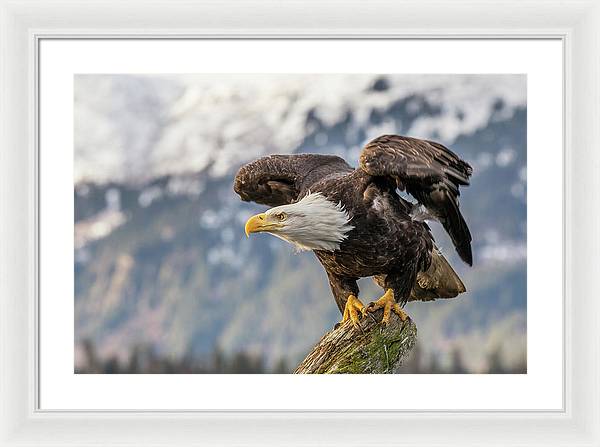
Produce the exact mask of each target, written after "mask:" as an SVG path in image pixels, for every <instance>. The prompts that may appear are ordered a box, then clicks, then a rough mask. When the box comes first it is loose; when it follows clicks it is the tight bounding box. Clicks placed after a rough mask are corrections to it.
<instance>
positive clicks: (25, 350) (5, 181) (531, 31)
mask: <svg viewBox="0 0 600 447" xmlns="http://www.w3.org/2000/svg"><path fill="white" fill-rule="evenodd" d="M0 30H1V34H0V56H1V67H2V69H1V70H0V88H1V90H0V115H1V125H2V128H1V132H0V147H1V151H2V152H1V153H2V162H1V163H0V179H1V180H0V181H1V182H2V188H1V189H0V194H1V196H0V207H1V208H0V209H1V218H2V226H1V227H0V234H1V241H2V250H1V257H0V444H1V445H9V446H12V445H32V444H36V445H65V446H68V445H73V446H74V445H77V446H81V445H149V444H152V445H169V446H173V445H261V446H264V445H345V446H347V445H370V444H378V445H390V444H393V445H397V444H410V445H432V444H435V445H449V446H451V445H461V446H464V445H492V444H494V445H506V446H510V445H530V446H533V445H544V446H552V445H556V446H559V445H560V446H575V445H581V446H583V445H586V446H598V445H600V382H599V381H598V377H600V325H599V323H600V320H599V319H598V315H600V312H599V311H600V304H599V300H598V299H597V297H596V296H595V292H594V291H595V288H594V286H593V282H594V279H595V278H596V277H598V276H599V274H600V272H599V271H598V269H599V267H598V266H599V265H600V263H599V262H598V261H600V259H598V254H599V253H600V238H599V237H598V233H597V230H596V229H597V228H598V227H599V224H600V222H599V219H600V212H599V207H600V205H599V203H600V202H599V201H598V191H600V180H599V177H598V175H597V169H598V166H600V152H599V151H598V147H600V133H599V132H598V130H597V129H598V123H599V122H600V104H599V97H600V64H599V63H598V54H600V52H599V50H600V31H599V30H600V2H598V1H594V0H589V1H577V2H570V3H565V2H561V1H518V0H505V1H501V2H488V1H478V2H472V1H464V0H457V1H452V2H445V3H439V2H430V1H427V0H425V1H416V0H415V1H405V2H394V1H392V0H382V1H376V2H343V3H340V2H338V1H335V0H325V1H320V2H316V1H315V2H311V1H308V2H297V3H296V2H290V3H288V4H281V3H280V2H277V1H274V0H263V1H257V0H254V1H253V0H251V1H247V2H241V1H239V2H235V1H224V2H219V3H216V2H215V3H213V2H207V3H190V2H185V1H178V0H175V1H166V0H162V1H156V2H152V3H147V2H138V1H131V2H116V1H109V2H60V1H57V0H48V1H31V2H18V1H4V2H2V3H0ZM44 37H53V38H77V37H80V38H114V37H121V38H149V39H151V38H182V37H188V38H190V37H196V38H202V37H223V38H229V37H236V38H256V37H262V38H274V37H278V38H315V37H327V38H381V37H386V38H409V37H410V38H424V39H425V38H426V39H432V38H435V39H443V38H469V39H470V38H476V39H493V38H514V39H522V38H527V39H532V38H558V39H561V40H562V41H563V44H564V51H565V53H564V79H565V83H564V100H565V102H564V116H565V123H564V134H565V138H564V140H565V141H564V154H565V157H564V197H565V215H564V231H565V234H564V241H563V242H564V248H565V249H564V254H565V258H564V275H565V277H564V280H565V281H564V284H565V290H564V302H565V340H564V345H565V346H564V348H565V371H564V372H565V374H564V376H565V382H566V383H565V385H566V386H565V408H564V410H563V411H559V412H546V411H519V412H499V411H494V412H469V411H461V412H457V411H450V412H448V411H445V412H442V411H427V412H413V413H406V412H403V413H396V412H393V411H392V412H373V411H371V412H361V411H352V412H342V411H340V412H328V411H322V412H300V411H285V412H242V411H235V412H232V411H226V412H225V411H224V412H193V411H177V412H176V411H148V410H146V411H133V410H132V411H48V410H46V411H40V410H38V402H37V398H36V393H35V390H36V384H37V380H38V375H37V368H38V365H37V356H36V347H37V344H38V342H39V340H37V339H36V334H37V330H36V327H37V325H38V323H39V321H38V315H37V312H36V310H37V306H36V300H37V297H38V286H39V284H38V282H37V278H38V265H37V228H38V224H39V221H38V219H39V216H38V211H37V196H38V191H37V190H36V185H37V184H38V183H37V177H38V165H37V152H36V150H37V144H38V141H37V137H38V132H37V125H38V122H37V100H38V98H37V92H38V90H37V84H36V80H37V71H38V68H39V67H38V65H37V62H38V59H37V56H38V53H37V49H38V43H39V40H40V39H42V38H44ZM549 181H552V180H551V179H549ZM578 230H579V231H578ZM560 348H562V347H557V349H560ZM432 427H435V429H432Z"/></svg>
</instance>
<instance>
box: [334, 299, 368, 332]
mask: <svg viewBox="0 0 600 447" xmlns="http://www.w3.org/2000/svg"><path fill="white" fill-rule="evenodd" d="M359 312H360V315H365V313H364V312H365V306H364V304H363V303H361V302H360V300H359V299H358V298H357V297H356V296H354V295H348V300H346V306H345V307H344V316H343V317H342V321H340V322H339V323H338V324H336V325H335V328H336V329H337V328H338V327H339V325H341V324H344V323H345V322H346V321H347V320H350V321H351V322H352V326H354V327H355V328H356V329H360V322H359Z"/></svg>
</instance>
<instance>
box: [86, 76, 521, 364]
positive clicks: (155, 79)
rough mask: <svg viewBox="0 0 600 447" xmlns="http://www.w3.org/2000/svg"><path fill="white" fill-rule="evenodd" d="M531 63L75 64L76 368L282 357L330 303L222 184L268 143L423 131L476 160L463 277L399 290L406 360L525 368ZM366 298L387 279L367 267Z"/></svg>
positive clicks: (299, 348) (314, 277)
mask: <svg viewBox="0 0 600 447" xmlns="http://www.w3.org/2000/svg"><path fill="white" fill-rule="evenodd" d="M526 107H527V106H526V77H525V76H524V75H454V74H453V75H443V76H441V75H363V74H360V75H330V74H326V75H322V74H314V75H313V74H302V75H295V74H278V75H262V74H260V75H256V74H244V75H242V74H239V75H229V74H223V75H77V76H76V77H75V165H74V168H75V178H74V195H75V372H78V373H289V372H291V371H293V370H294V368H295V366H296V365H297V364H298V363H299V362H300V360H302V358H304V356H305V355H306V354H307V353H308V352H309V351H310V349H311V348H312V346H313V345H314V344H315V343H316V342H317V341H318V340H319V339H320V338H321V336H322V335H323V334H324V333H325V332H326V331H328V330H330V329H331V328H332V327H333V325H334V324H335V322H337V321H338V320H339V319H340V314H339V312H338V310H337V307H336V305H335V303H334V300H333V298H332V296H331V294H330V291H329V285H328V282H327V278H326V275H325V272H324V270H323V269H322V267H321V266H320V264H319V263H318V262H317V260H316V258H315V257H314V255H313V254H312V253H310V252H309V253H295V252H294V250H293V249H292V247H291V246H290V245H288V244H285V243H284V242H283V241H281V240H279V239H276V238H274V237H270V236H269V235H264V234H263V235H256V237H252V238H250V239H247V238H246V237H245V234H244V222H245V221H246V219H247V218H248V217H249V216H250V215H252V214H254V213H256V212H258V211H259V210H264V209H265V207H261V206H259V205H255V204H249V203H244V202H241V201H240V200H239V198H238V196H237V195H236V194H235V193H234V192H233V190H232V181H233V177H234V175H235V173H236V171H237V169H238V168H239V167H240V166H241V165H242V164H244V163H245V162H248V161H250V160H252V159H255V158H257V157H259V156H262V155H266V154H272V153H299V152H315V153H328V154H337V155H340V156H342V157H344V158H345V159H346V160H347V161H348V162H349V163H350V164H351V165H353V166H356V165H357V161H358V156H359V153H360V150H361V147H362V146H363V144H364V143H365V142H367V141H368V140H370V139H371V138H374V137H377V136H379V135H381V134H386V133H399V134H404V135H410V136H414V137H420V138H428V139H434V140H437V141H439V142H441V143H442V144H444V145H446V146H448V147H450V148H451V149H452V150H453V151H455V152H457V153H458V154H459V155H460V156H461V157H462V158H464V159H465V160H467V161H468V162H469V163H470V164H471V165H472V166H473V168H474V173H473V177H472V182H471V186H470V187H468V188H463V189H462V191H461V192H462V195H461V209H462V210H463V214H464V215H465V218H466V220H467V222H468V223H469V226H470V228H471V232H472V234H473V253H474V266H473V268H469V267H468V266H466V265H465V264H463V263H462V262H461V261H460V260H459V259H458V257H457V256H456V255H455V252H454V250H453V248H452V244H451V242H450V240H449V239H448V237H447V236H446V234H445V233H443V232H442V231H440V228H441V227H440V226H439V225H438V224H436V223H432V224H431V226H432V227H433V230H434V233H435V235H436V240H437V241H438V243H439V245H440V246H441V249H442V251H443V252H444V253H445V254H446V255H447V256H448V257H449V260H450V262H451V263H452V265H453V266H454V268H455V269H456V270H457V272H458V273H459V274H460V276H461V277H462V278H463V280H464V282H465V284H466V286H467V289H468V292H467V293H466V294H463V295H461V296H460V297H458V298H456V299H452V300H439V301H435V302H430V303H409V304H408V305H407V311H408V313H409V314H410V315H411V317H412V318H413V320H414V321H415V322H416V324H417V327H418V341H417V345H416V348H415V349H414V350H413V352H412V354H411V356H410V358H409V359H408V360H407V361H406V362H405V363H404V365H403V366H401V367H400V368H399V370H398V372H399V373H526V370H527V361H526V359H527V341H526V340H527V337H526V334H527V330H526V304H527V299H526V276H527V263H526V261H527V258H526V255H527V249H526V247H527V246H526V219H527V204H526V195H527V194H526V193H527V190H526V181H527V170H526V161H527V160H526V126H527V121H526V117H527V108H526ZM360 286H361V297H362V300H363V302H365V303H366V302H369V301H371V300H373V299H374V298H376V297H378V296H379V295H380V294H381V290H380V289H378V288H377V287H376V286H375V285H374V284H373V283H372V281H371V280H370V279H363V280H361V282H360Z"/></svg>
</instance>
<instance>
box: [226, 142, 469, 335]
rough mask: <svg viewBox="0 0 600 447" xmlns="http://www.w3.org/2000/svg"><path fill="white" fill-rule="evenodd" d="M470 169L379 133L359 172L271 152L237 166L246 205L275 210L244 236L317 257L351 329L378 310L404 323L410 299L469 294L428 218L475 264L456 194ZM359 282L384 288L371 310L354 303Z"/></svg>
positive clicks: (428, 146) (339, 163) (433, 146)
mask: <svg viewBox="0 0 600 447" xmlns="http://www.w3.org/2000/svg"><path fill="white" fill-rule="evenodd" d="M471 173H472V168H471V166H470V165H469V164H468V163H466V162H465V161H463V160H461V159H460V158H459V157H458V156H457V155H456V154H455V153H453V152H451V151H450V150H449V149H448V148H446V147H444V146H443V145H441V144H439V143H436V142H434V141H427V140H421V139H416V138H410V137H405V136H400V135H384V136H381V137H378V138H376V139H374V140H373V141H371V142H369V143H368V144H367V145H366V146H365V147H364V148H363V150H362V152H361V154H360V160H359V167H358V168H357V169H354V168H352V167H350V166H349V165H348V164H347V163H346V162H345V161H344V160H343V159H342V158H340V157H337V156H333V155H320V154H295V155H271V156H268V157H263V158H260V159H258V160H256V161H253V162H251V163H248V164H246V165H245V166H242V168H240V170H239V171H238V173H237V175H236V177H235V182H234V190H235V192H236V193H237V194H238V195H239V196H240V197H241V199H242V200H244V201H254V202H256V203H259V204H263V205H268V206H271V207H273V208H270V209H268V210H267V211H266V212H264V213H261V214H257V215H255V216H252V217H250V219H248V221H247V223H246V227H245V230H246V235H247V236H249V235H250V234H251V233H257V232H266V233H270V234H272V235H273V236H277V237H278V238H281V239H283V240H285V241H287V242H290V243H291V244H293V245H294V246H296V248H297V249H299V250H312V251H313V252H314V253H315V255H316V257H317V259H318V260H319V261H320V262H321V264H322V265H323V267H324V268H325V271H326V272H327V277H328V279H329V283H330V286H331V291H332V294H333V296H334V298H335V301H336V303H337V305H338V307H339V309H340V312H341V313H342V315H343V317H342V322H344V321H346V320H351V322H352V324H353V325H354V326H355V327H357V326H359V324H360V323H359V321H360V318H362V317H363V316H365V315H366V314H367V313H368V312H373V311H375V310H377V309H383V317H382V324H384V325H385V324H387V323H388V322H389V318H390V315H391V312H394V313H396V314H397V315H398V316H399V317H400V318H401V319H402V321H404V320H406V319H407V318H408V315H407V314H406V313H405V311H404V305H405V304H406V302H408V301H413V300H421V301H429V300H434V299H436V298H453V297H455V296H457V295H458V294H460V293H462V292H464V291H465V290H466V289H465V286H464V284H463V282H462V281H461V279H460V278H459V277H458V275H457V274H456V272H455V271H454V270H453V269H452V267H451V266H450V264H449V263H448V261H447V260H446V259H445V258H444V256H443V255H442V254H441V252H440V251H439V250H438V248H437V246H436V244H435V241H434V238H433V235H432V234H431V231H430V228H429V226H428V225H427V223H426V222H425V220H427V219H436V220H438V221H439V222H440V223H441V224H442V226H443V227H444V229H445V230H446V231H447V233H448V234H449V236H450V238H451V239H452V242H453V244H454V247H455V248H456V251H457V252H458V254H459V256H460V258H461V259H462V260H463V261H464V262H466V263H467V264H469V265H472V263H473V258H472V254H471V233H470V231H469V228H468V226H467V224H466V222H465V220H464V218H463V216H462V215H461V213H460V210H459V206H458V196H459V190H458V188H459V186H466V185H468V184H469V177H470V176H471ZM398 190H400V191H406V192H407V193H409V194H410V195H411V196H412V197H414V198H415V199H416V202H412V201H409V200H406V199H404V198H403V197H402V196H401V195H400V194H399V193H398ZM363 277H373V279H374V280H375V282H376V283H377V284H378V285H379V286H381V287H382V288H383V289H384V294H383V296H382V297H381V298H379V299H378V300H376V301H374V302H372V303H370V304H369V305H368V306H364V305H363V304H362V302H361V301H360V300H359V298H358V295H359V289H358V285H357V280H358V279H359V278H363Z"/></svg>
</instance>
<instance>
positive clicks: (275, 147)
mask: <svg viewBox="0 0 600 447" xmlns="http://www.w3.org/2000/svg"><path fill="white" fill-rule="evenodd" d="M382 80H384V81H385V82H384V81H382ZM523 81H524V77H523V76H522V75H453V76H447V75H443V76H442V75H367V74H308V75H306V74H302V75H296V74H284V75H281V74H278V75H263V74H223V75H77V76H76V77H75V182H76V183H79V182H83V181H95V182H101V183H102V182H109V181H118V182H133V183H136V182H143V181H148V180H149V179H152V178H155V177H158V176H162V175H173V174H184V173H192V172H198V171H201V170H204V169H208V172H209V173H210V174H211V175H213V176H217V177H219V176H223V175H225V174H229V173H230V171H231V170H232V169H233V168H235V167H236V166H238V165H239V164H241V163H243V162H245V161H248V160H250V159H252V158H255V157H257V156H259V155H263V154H268V153H291V152H294V151H295V150H296V149H297V148H298V146H299V145H300V144H301V143H302V141H303V140H304V138H305V137H306V135H307V134H310V133H311V132H312V131H317V130H318V129H313V128H312V127H314V122H311V120H310V119H309V117H312V118H314V119H316V120H318V122H320V123H321V124H322V125H323V126H325V127H331V126H333V125H335V124H337V123H340V122H342V121H344V120H346V119H351V120H352V126H350V128H351V129H352V132H354V133H355V132H357V131H358V130H360V129H362V130H363V131H364V133H365V135H366V137H367V139H370V138H373V137H376V136H378V135H380V134H382V133H391V132H395V131H396V127H395V124H394V122H392V121H390V120H386V119H383V120H382V121H381V122H379V123H372V122H371V116H372V113H373V112H374V111H375V112H379V113H381V114H382V115H383V116H384V117H385V114H386V111H387V110H389V108H390V107H392V106H393V105H394V103H396V102H398V101H399V100H402V99H407V100H408V101H409V103H408V106H407V109H408V110H409V111H410V110H411V103H412V108H413V109H414V110H415V112H416V113H418V111H419V110H421V109H422V105H423V101H426V103H427V104H428V106H429V107H431V108H433V109H435V110H436V113H435V114H433V115H431V114H422V115H421V116H419V117H417V118H416V119H415V120H414V122H413V123H412V125H411V127H410V129H409V131H408V132H407V133H409V134H410V135H412V136H416V137H423V138H437V139H439V140H441V141H442V142H443V143H444V144H447V145H450V144H452V143H453V142H454V140H455V139H456V138H457V137H458V136H460V135H465V134H471V133H473V132H474V131H476V130H478V129H481V128H483V127H485V126H486V125H487V124H488V123H489V122H490V121H493V120H494V119H502V118H506V117H509V116H510V115H511V114H512V113H513V112H514V110H515V108H517V107H524V106H525V104H526V87H525V85H526V83H525V82H523ZM115 116H118V117H119V118H118V119H115ZM313 121H314V120H313ZM311 126H312V127H311ZM353 137H355V135H348V139H349V140H352V139H353ZM265 141H267V142H268V144H266V145H265V143H264V142H265ZM362 143H364V141H363V142H361V144H362ZM315 144H316V145H317V146H320V147H326V146H327V145H328V141H327V135H326V134H321V135H320V136H319V135H318V134H317V135H316V136H315ZM352 144H355V143H352V142H349V144H348V146H347V147H331V148H328V152H342V153H343V154H345V155H348V156H349V157H350V158H351V159H350V160H349V161H350V162H351V163H356V158H357V157H358V153H359V149H360V148H359V147H352Z"/></svg>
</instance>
